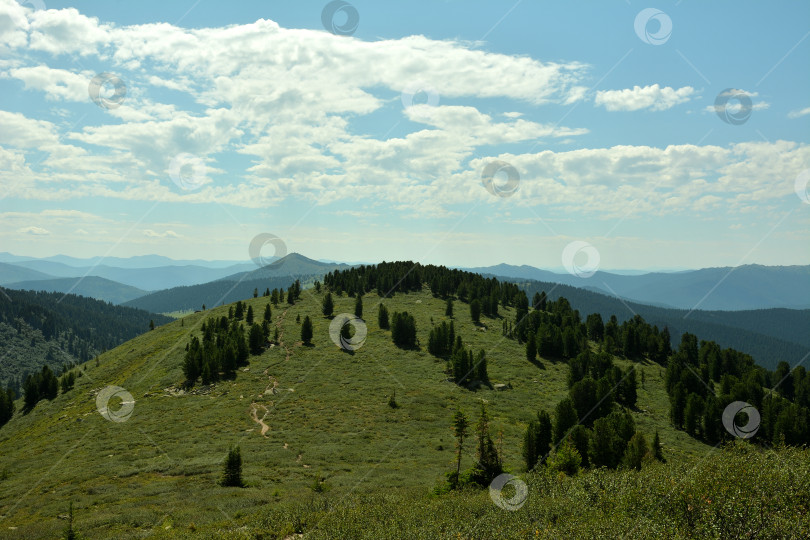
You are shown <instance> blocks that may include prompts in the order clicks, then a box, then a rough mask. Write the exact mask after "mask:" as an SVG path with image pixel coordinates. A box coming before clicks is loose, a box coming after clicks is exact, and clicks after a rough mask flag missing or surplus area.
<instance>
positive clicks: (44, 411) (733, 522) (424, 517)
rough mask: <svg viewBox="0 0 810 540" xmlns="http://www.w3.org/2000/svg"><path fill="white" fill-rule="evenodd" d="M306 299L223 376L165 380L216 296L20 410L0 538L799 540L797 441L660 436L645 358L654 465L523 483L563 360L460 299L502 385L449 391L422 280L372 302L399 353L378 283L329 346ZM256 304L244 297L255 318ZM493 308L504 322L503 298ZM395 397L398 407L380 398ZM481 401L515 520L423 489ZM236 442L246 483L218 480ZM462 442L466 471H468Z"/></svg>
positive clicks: (436, 306) (463, 497) (643, 397)
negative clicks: (117, 390)
mask: <svg viewBox="0 0 810 540" xmlns="http://www.w3.org/2000/svg"><path fill="white" fill-rule="evenodd" d="M322 299H323V293H316V292H315V291H314V290H311V289H310V290H305V291H303V292H302V294H301V297H300V299H299V300H298V302H297V303H296V304H295V305H292V306H289V305H287V304H286V302H283V303H280V304H279V305H278V307H276V308H273V323H274V325H275V326H276V327H277V328H278V329H279V332H280V337H279V339H280V345H279V346H274V347H271V348H269V349H267V350H265V351H264V352H263V353H262V354H261V355H258V356H251V357H250V359H249V365H248V366H246V367H240V368H239V370H238V374H237V376H236V378H235V379H234V380H224V381H219V382H217V383H215V384H213V385H211V386H201V385H199V384H197V385H196V386H194V387H193V388H192V389H191V390H183V389H182V388H181V386H182V383H183V381H184V376H183V372H182V369H181V366H182V363H183V357H184V354H185V346H186V344H187V343H188V342H189V340H190V338H191V337H192V336H194V335H196V336H199V333H200V332H199V328H200V326H201V324H202V323H203V322H204V321H206V320H208V319H209V318H212V317H216V318H219V317H222V316H227V315H228V310H229V307H230V306H221V307H217V308H214V309H209V310H207V311H205V312H201V313H194V314H191V315H188V316H186V317H184V318H182V319H178V320H176V321H173V322H170V323H168V324H165V325H163V326H160V327H158V328H156V329H155V330H154V331H151V332H147V333H145V334H143V335H141V336H139V337H137V338H135V339H133V340H131V341H129V342H127V343H124V344H123V345H121V346H119V347H118V348H116V349H114V350H111V351H109V352H106V353H104V354H103V355H101V356H100V357H99V362H98V365H96V363H95V362H94V361H90V362H87V363H86V364H84V365H83V366H82V368H81V369H82V375H81V376H80V377H79V378H78V379H77V380H76V385H75V388H74V389H73V390H71V391H69V392H68V393H66V394H60V395H59V396H58V397H57V398H56V399H54V400H53V401H41V402H40V403H39V404H38V405H37V406H36V408H35V409H34V410H33V411H32V412H30V413H29V414H27V415H22V414H21V413H20V412H18V413H17V414H16V415H15V416H14V418H13V419H12V420H11V421H10V422H9V423H8V424H7V425H6V426H4V427H3V428H2V429H0V516H2V518H0V537H3V538H6V537H7V538H39V537H44V538H52V537H55V536H58V535H59V534H61V532H62V531H63V530H64V529H65V527H66V525H67V521H66V519H65V517H66V514H67V512H68V505H69V502H71V501H72V502H73V506H74V511H75V521H74V529H75V530H76V531H77V532H78V533H79V534H81V535H82V536H84V537H89V538H141V537H146V536H151V537H177V538H185V537H191V538H211V537H215V538H234V537H236V538H239V537H244V538H295V537H297V536H296V535H297V534H304V537H311V538H349V537H352V538H353V537H367V538H395V537H407V538H436V537H442V538H499V537H503V538H535V537H543V538H559V537H572V536H582V537H594V538H596V537H600V536H602V537H603V536H604V535H608V536H622V535H624V536H629V537H659V536H662V535H663V536H675V537H679V536H688V535H696V536H700V537H706V536H715V537H770V536H772V537H785V536H789V535H791V534H794V533H795V534H796V537H802V536H805V534H803V532H802V531H804V532H805V533H806V531H808V530H809V529H808V518H807V514H806V512H807V507H808V505H810V489H808V484H807V482H808V480H807V478H808V475H807V469H808V465H807V463H808V454H807V452H806V451H805V450H797V449H780V450H778V451H760V450H758V449H755V448H751V447H750V445H747V444H737V445H733V446H732V447H730V448H726V449H712V448H711V447H710V446H708V445H705V444H703V443H701V442H699V441H697V440H695V439H693V438H691V437H689V436H688V435H686V434H685V433H684V432H682V431H680V430H676V429H674V428H673V427H671V425H670V423H669V420H668V410H669V400H668V396H667V394H666V392H665V389H664V380H663V374H664V368H662V367H661V366H659V365H657V364H652V363H650V364H646V365H642V367H643V369H644V372H645V382H644V385H643V386H642V385H641V384H639V389H638V406H637V410H635V411H633V413H632V414H633V417H634V420H635V423H636V427H637V429H638V430H639V431H641V432H643V433H644V434H645V435H647V437H648V440H649V439H651V438H652V435H653V434H654V432H655V431H656V430H657V431H659V432H660V435H661V440H662V443H663V446H664V454H665V456H666V458H667V460H668V462H667V463H666V464H658V463H648V464H646V465H645V467H644V468H643V470H642V471H641V472H636V471H630V470H620V471H607V470H598V471H586V472H582V473H580V474H579V475H578V476H576V477H574V478H569V477H566V476H564V475H562V474H557V473H552V472H551V471H548V470H545V469H542V470H540V471H538V472H536V473H528V474H527V473H525V472H524V469H525V467H524V465H523V459H522V457H521V442H522V439H523V434H524V431H525V429H526V425H527V423H528V422H529V421H530V420H531V419H532V418H534V417H535V415H536V412H537V411H538V410H540V409H545V410H547V411H549V412H551V411H553V408H554V406H555V404H556V403H557V402H559V401H560V400H561V399H562V398H564V397H565V396H566V395H567V393H568V386H567V383H566V377H567V374H568V369H569V368H568V366H567V364H566V363H565V362H564V361H557V362H555V361H551V360H547V359H543V360H542V362H541V364H542V365H540V366H538V365H535V364H533V363H530V362H528V361H527V360H526V355H525V346H524V345H520V344H518V343H517V342H516V341H515V340H511V339H506V338H504V337H503V336H502V333H501V325H502V321H501V319H496V320H493V319H489V318H487V317H482V323H483V325H484V327H485V328H486V330H485V331H481V329H480V328H479V327H477V326H476V325H475V324H473V322H472V320H471V317H470V311H469V306H468V305H467V304H465V303H462V302H458V301H457V302H456V306H455V308H456V309H455V318H454V321H455V329H456V333H457V334H459V335H461V337H462V339H463V341H464V344H465V346H467V347H472V348H473V350H475V351H478V350H479V349H484V350H485V351H486V352H487V359H488V364H489V377H490V379H491V382H492V383H494V384H498V383H504V384H508V385H511V389H508V390H503V391H496V390H493V389H488V388H481V389H479V390H477V391H470V390H467V389H463V388H461V387H460V386H458V385H456V384H454V383H452V382H449V381H448V380H447V375H446V373H445V362H444V361H443V360H439V359H437V358H435V357H434V356H432V355H430V354H429V353H428V352H427V350H426V349H427V342H428V332H429V330H430V328H431V318H432V320H433V323H434V324H438V323H440V322H441V321H442V320H446V319H447V317H445V316H444V313H445V302H444V301H443V300H441V299H439V298H434V297H433V296H432V295H431V294H430V293H429V292H428V291H427V290H424V291H422V292H416V293H410V294H396V295H395V296H394V297H393V298H386V299H384V300H383V303H384V304H385V305H386V307H387V308H388V310H389V312H391V313H393V312H396V311H400V312H401V311H408V312H409V313H411V314H412V315H413V316H414V317H415V318H416V325H417V332H418V334H417V335H418V338H419V341H420V344H421V350H418V351H404V350H401V349H398V348H396V347H395V346H394V344H393V343H392V340H391V334H390V331H387V330H382V329H380V328H379V327H378V326H377V306H378V304H379V302H380V299H379V297H378V296H376V295H375V294H374V293H368V294H366V295H365V296H364V297H363V302H364V307H365V311H364V319H365V321H366V322H367V325H368V336H367V339H366V341H365V344H364V345H363V346H362V347H361V348H360V349H358V350H357V351H356V352H355V353H354V354H348V353H346V352H344V351H342V350H341V349H339V348H338V347H337V346H336V345H335V344H334V343H332V341H331V339H330V337H329V323H330V320H329V319H327V318H325V317H324V316H323V315H322V314H321V303H322ZM334 299H335V310H334V312H335V313H336V314H338V313H353V311H354V302H355V299H354V298H350V297H347V296H345V295H344V296H334ZM269 301H270V299H269V298H268V297H259V298H250V299H248V300H246V303H247V304H248V305H249V306H252V308H253V311H254V313H255V314H256V319H257V320H259V321H260V320H261V314H262V313H263V312H264V309H265V305H266V304H267V303H268V302H269ZM500 315H501V317H506V318H508V319H509V320H514V312H513V311H512V309H510V308H501V309H500ZM299 316H300V319H301V320H303V319H304V317H305V316H309V317H310V318H311V319H312V321H313V325H314V338H313V340H312V341H313V346H311V347H307V346H303V345H302V344H301V342H300V331H301V323H299V322H296V319H297V317H299ZM615 363H616V364H617V365H618V366H620V367H622V368H624V367H626V366H627V365H628V364H629V363H630V362H629V361H627V360H623V359H621V358H616V359H615ZM108 385H116V386H120V387H122V388H124V389H126V391H128V392H129V393H131V395H132V396H133V398H134V400H135V404H134V410H133V412H132V416H131V417H130V418H129V419H128V420H126V421H124V422H111V421H108V420H106V419H105V418H103V417H102V416H101V414H99V412H98V411H97V408H96V395H97V393H98V391H99V390H100V389H102V388H104V387H106V386H108ZM394 393H395V396H396V402H397V403H398V407H397V408H392V407H390V406H389V399H390V397H391V396H392V395H393V394H394ZM481 400H484V401H485V402H486V403H487V407H488V410H489V414H490V430H491V433H492V435H493V439H495V440H496V444H497V446H498V448H499V449H500V451H501V455H502V457H503V462H504V465H505V468H506V469H507V470H508V471H510V472H511V473H512V474H515V475H519V476H521V478H523V479H524V480H525V481H526V482H527V484H528V487H529V495H528V498H527V500H526V504H525V505H524V506H523V507H522V508H521V509H520V510H517V511H514V512H510V511H507V510H504V509H502V508H499V507H498V506H496V505H495V504H494V503H493V502H492V500H491V499H490V496H489V493H488V492H487V491H486V490H475V489H468V490H462V491H459V492H451V493H448V494H444V495H433V494H431V491H432V489H433V488H434V487H435V486H436V485H437V484H438V483H440V482H441V481H442V480H443V479H444V474H445V473H446V472H448V471H450V470H452V469H453V468H454V464H455V438H454V437H453V432H452V430H451V429H450V423H451V420H452V416H453V413H454V412H455V411H456V409H459V408H460V409H461V410H463V411H465V412H466V413H467V414H468V416H469V417H470V420H471V422H473V423H474V422H475V420H476V419H477V414H478V411H479V409H480V403H481ZM19 408H20V407H19V406H18V409H19ZM112 408H113V406H112V405H111V409H112ZM263 432H264V433H263ZM236 445H238V446H239V447H240V448H241V455H242V460H243V464H244V469H243V478H244V480H245V482H246V484H247V487H245V488H225V487H221V486H219V485H218V481H219V479H220V477H221V475H222V464H223V461H224V459H225V457H226V455H227V453H228V450H229V448H231V447H233V446H236ZM473 448H474V446H473V444H472V443H470V444H469V445H468V446H467V447H466V452H465V455H464V456H463V461H462V468H466V467H469V466H470V465H472V462H473V455H472V452H473ZM504 494H506V490H505V491H504ZM777 510H778V511H777ZM780 527H781V528H780Z"/></svg>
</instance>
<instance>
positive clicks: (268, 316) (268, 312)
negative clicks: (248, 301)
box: [264, 304, 273, 323]
mask: <svg viewBox="0 0 810 540" xmlns="http://www.w3.org/2000/svg"><path fill="white" fill-rule="evenodd" d="M264 320H265V321H267V322H269V323H270V322H273V310H272V309H270V304H267V305H266V306H264Z"/></svg>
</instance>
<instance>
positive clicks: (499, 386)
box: [493, 383, 512, 392]
mask: <svg viewBox="0 0 810 540" xmlns="http://www.w3.org/2000/svg"><path fill="white" fill-rule="evenodd" d="M493 388H494V389H495V390H498V391H499V392H502V391H504V390H511V389H512V385H511V384H503V383H498V384H496V385H494V386H493Z"/></svg>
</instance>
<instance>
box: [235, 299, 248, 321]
mask: <svg viewBox="0 0 810 540" xmlns="http://www.w3.org/2000/svg"><path fill="white" fill-rule="evenodd" d="M244 316H245V307H244V306H243V305H242V301H241V300H239V301H238V302H236V311H234V317H236V320H238V321H241V320H242V317H244Z"/></svg>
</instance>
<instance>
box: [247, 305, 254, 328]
mask: <svg viewBox="0 0 810 540" xmlns="http://www.w3.org/2000/svg"><path fill="white" fill-rule="evenodd" d="M245 322H246V323H247V324H253V306H248V308H247V315H245Z"/></svg>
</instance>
